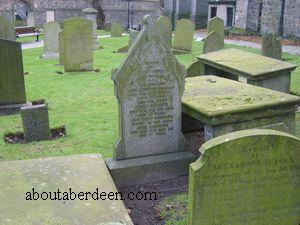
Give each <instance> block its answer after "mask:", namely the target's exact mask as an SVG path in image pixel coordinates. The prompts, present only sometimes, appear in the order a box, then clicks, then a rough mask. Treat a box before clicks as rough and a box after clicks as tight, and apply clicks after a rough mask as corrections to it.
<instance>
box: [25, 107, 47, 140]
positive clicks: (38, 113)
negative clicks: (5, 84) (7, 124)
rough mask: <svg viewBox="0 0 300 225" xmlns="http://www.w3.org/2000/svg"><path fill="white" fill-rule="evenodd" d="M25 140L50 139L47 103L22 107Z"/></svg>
mask: <svg viewBox="0 0 300 225" xmlns="http://www.w3.org/2000/svg"><path fill="white" fill-rule="evenodd" d="M21 117H22V121H23V129H24V139H25V142H32V141H42V140H49V139H50V138H51V130H50V125H49V115H48V108H47V106H46V105H45V104H43V105H33V106H26V107H22V108H21Z"/></svg>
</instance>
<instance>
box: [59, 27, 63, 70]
mask: <svg viewBox="0 0 300 225" xmlns="http://www.w3.org/2000/svg"><path fill="white" fill-rule="evenodd" d="M58 40H59V65H64V31H63V30H62V31H61V32H59V34H58Z"/></svg>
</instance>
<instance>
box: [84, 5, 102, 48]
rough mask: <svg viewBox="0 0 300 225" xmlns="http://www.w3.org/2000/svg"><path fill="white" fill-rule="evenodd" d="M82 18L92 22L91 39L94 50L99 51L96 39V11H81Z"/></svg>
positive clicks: (92, 9) (89, 9)
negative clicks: (92, 39)
mask: <svg viewBox="0 0 300 225" xmlns="http://www.w3.org/2000/svg"><path fill="white" fill-rule="evenodd" d="M82 12H83V18H85V19H87V20H91V21H92V22H93V38H94V49H99V48H100V44H99V41H98V39H97V14H98V10H97V9H94V8H87V9H83V10H82Z"/></svg>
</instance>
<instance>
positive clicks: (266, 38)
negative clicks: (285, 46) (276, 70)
mask: <svg viewBox="0 0 300 225" xmlns="http://www.w3.org/2000/svg"><path fill="white" fill-rule="evenodd" d="M261 48H262V51H261V53H262V55H263V56H267V57H270V58H274V59H280V60H281V58H282V38H281V37H279V36H277V35H272V34H264V35H262V47H261Z"/></svg>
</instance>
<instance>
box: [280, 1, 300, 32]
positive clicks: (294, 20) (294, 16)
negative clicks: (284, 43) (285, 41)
mask: <svg viewBox="0 0 300 225" xmlns="http://www.w3.org/2000/svg"><path fill="white" fill-rule="evenodd" d="M283 34H284V36H292V37H298V38H300V1H299V0H291V1H288V0H286V2H285V15H284V33H283Z"/></svg>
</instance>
